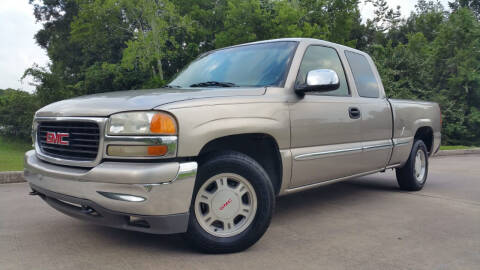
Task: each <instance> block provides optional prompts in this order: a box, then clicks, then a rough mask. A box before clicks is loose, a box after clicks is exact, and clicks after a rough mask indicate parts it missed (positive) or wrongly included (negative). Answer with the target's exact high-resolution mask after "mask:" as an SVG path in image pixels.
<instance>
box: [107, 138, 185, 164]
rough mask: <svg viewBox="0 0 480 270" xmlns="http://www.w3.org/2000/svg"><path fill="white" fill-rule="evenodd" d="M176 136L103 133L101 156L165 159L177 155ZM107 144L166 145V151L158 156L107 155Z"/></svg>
mask: <svg viewBox="0 0 480 270" xmlns="http://www.w3.org/2000/svg"><path fill="white" fill-rule="evenodd" d="M177 140H178V137H177V136H148V135H147V136H112V135H105V139H104V141H105V142H104V147H103V157H104V158H111V159H143V160H145V159H147V160H148V159H165V158H174V157H176V155H177ZM109 145H121V146H124V145H125V146H126V145H166V146H167V147H168V152H167V153H166V154H165V155H163V156H159V157H118V156H110V155H108V151H107V149H108V146H109Z"/></svg>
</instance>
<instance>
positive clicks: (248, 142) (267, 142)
mask: <svg viewBox="0 0 480 270" xmlns="http://www.w3.org/2000/svg"><path fill="white" fill-rule="evenodd" d="M225 150H231V151H236V152H240V153H242V154H245V155H247V156H249V157H251V158H253V159H254V160H255V161H257V162H258V163H259V164H260V165H261V166H262V167H263V168H264V169H265V171H266V172H267V174H268V176H269V177H270V180H271V181H272V184H273V187H274V189H275V193H276V194H278V193H279V192H280V187H281V185H282V170H283V168H282V159H281V157H280V151H279V148H278V144H277V142H276V141H275V139H274V138H273V137H272V136H270V135H267V134H261V133H254V134H241V135H231V136H226V137H221V138H217V139H215V140H213V141H210V142H208V143H207V144H206V145H205V146H204V147H203V148H202V150H201V151H200V154H199V158H198V162H199V164H200V165H201V164H202V162H203V161H205V160H206V159H207V158H208V156H209V155H212V154H214V153H215V152H220V151H225Z"/></svg>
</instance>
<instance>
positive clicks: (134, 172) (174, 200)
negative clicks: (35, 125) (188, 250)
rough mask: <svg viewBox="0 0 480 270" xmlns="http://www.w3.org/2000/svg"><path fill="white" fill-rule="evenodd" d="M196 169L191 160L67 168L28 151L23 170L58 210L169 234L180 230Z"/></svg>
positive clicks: (185, 220) (183, 226) (98, 221)
mask: <svg viewBox="0 0 480 270" xmlns="http://www.w3.org/2000/svg"><path fill="white" fill-rule="evenodd" d="M196 172H197V163H196V162H186V163H178V162H169V163H127V162H103V163H101V164H100V165H98V166H97V167H94V168H91V169H84V168H72V167H65V166H59V165H54V164H50V163H47V162H44V161H42V160H40V159H38V158H37V157H36V155H35V151H29V152H27V153H26V154H25V173H24V175H25V179H26V180H27V181H28V182H29V183H30V185H31V187H32V189H33V190H34V191H36V192H37V193H39V195H41V197H42V198H43V199H44V200H45V201H46V202H47V203H48V204H49V205H51V206H52V207H54V208H55V209H57V210H59V211H60V212H62V213H65V214H67V215H70V216H73V217H76V218H80V219H83V220H87V221H91V222H94V223H96V224H101V225H106V226H110V227H116V228H123V229H129V230H136V231H144V232H151V233H158V234H163V233H166V234H169V233H180V232H185V231H186V228H187V224H188V211H189V208H190V202H191V198H192V192H193V187H194V184H195V177H196ZM92 209H93V211H94V212H92ZM92 213H93V215H92ZM97 214H98V215H97ZM139 220H141V221H139ZM133 221H134V222H133ZM137 221H138V222H137ZM132 222H133V223H132ZM137 223H138V224H137ZM145 223H147V224H148V227H146V226H144V225H145ZM139 225H141V226H139Z"/></svg>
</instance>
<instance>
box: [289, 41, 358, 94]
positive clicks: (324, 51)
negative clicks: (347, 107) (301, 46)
mask: <svg viewBox="0 0 480 270" xmlns="http://www.w3.org/2000/svg"><path fill="white" fill-rule="evenodd" d="M315 69H331V70H333V71H335V72H337V74H338V78H339V79H340V87H339V88H338V89H337V90H333V91H328V92H322V93H316V94H318V95H325V96H349V91H348V84H347V79H346V77H345V72H344V70H343V66H342V62H341V61H340V58H339V57H338V54H337V51H335V49H332V48H328V47H324V46H310V47H308V48H307V51H306V52H305V55H304V56H303V59H302V63H301V64H300V70H299V72H298V76H297V81H296V85H299V84H304V83H305V80H306V77H307V73H308V72H309V71H311V70H315Z"/></svg>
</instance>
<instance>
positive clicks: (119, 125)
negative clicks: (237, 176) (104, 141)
mask: <svg viewBox="0 0 480 270" xmlns="http://www.w3.org/2000/svg"><path fill="white" fill-rule="evenodd" d="M107 134H108V135H175V134H177V124H176V121H175V119H174V118H173V117H172V116H171V115H169V114H167V113H163V112H127V113H119V114H114V115H112V116H111V117H110V120H109V123H108V127H107Z"/></svg>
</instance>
